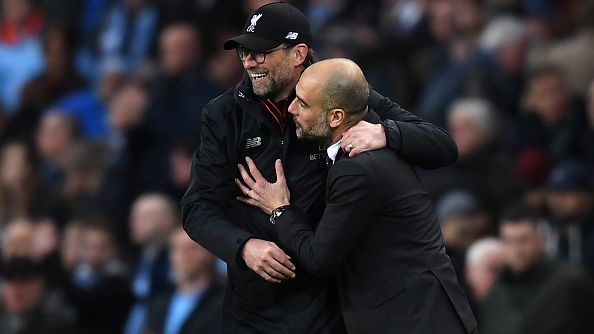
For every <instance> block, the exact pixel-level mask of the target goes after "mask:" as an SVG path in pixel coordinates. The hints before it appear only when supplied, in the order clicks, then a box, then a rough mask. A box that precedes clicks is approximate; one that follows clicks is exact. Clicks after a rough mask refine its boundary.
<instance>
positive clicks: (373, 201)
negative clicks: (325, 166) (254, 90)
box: [276, 149, 476, 334]
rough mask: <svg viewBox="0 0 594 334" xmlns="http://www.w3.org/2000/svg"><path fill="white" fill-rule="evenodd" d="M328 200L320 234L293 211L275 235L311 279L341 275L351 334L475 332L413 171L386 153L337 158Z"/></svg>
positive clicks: (341, 292) (282, 219) (344, 310)
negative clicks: (312, 277) (313, 276)
mask: <svg viewBox="0 0 594 334" xmlns="http://www.w3.org/2000/svg"><path fill="white" fill-rule="evenodd" d="M340 152H342V151H340ZM326 201H327V205H326V210H325V211H324V216H323V217H322V220H321V221H320V223H319V225H318V227H317V229H316V230H315V231H313V230H312V228H311V227H310V226H309V225H308V224H307V223H306V222H305V221H303V220H301V219H300V218H299V214H298V213H297V212H296V211H293V210H289V211H286V212H285V213H283V215H282V216H281V217H280V218H279V220H278V222H277V224H276V226H277V232H278V234H279V238H280V241H281V244H282V245H283V246H284V247H286V248H288V249H289V250H290V251H291V252H292V253H293V254H295V255H296V256H297V261H298V262H299V263H300V264H301V266H302V267H305V269H306V270H307V271H309V272H310V273H311V274H314V275H317V276H326V275H330V274H332V273H334V272H337V286H338V293H339V296H340V302H341V307H342V313H343V317H344V321H345V323H346V326H347V329H348V332H349V333H374V334H377V333H407V334H414V333H419V334H421V333H422V334H426V333H432V334H436V333H472V332H473V331H475V330H476V321H475V319H474V316H473V314H472V311H471V310H470V306H469V305H468V301H467V299H466V296H465V295H464V293H463V292H462V289H461V288H460V286H459V285H458V282H457V279H456V274H455V272H454V269H453V268H452V264H451V262H450V259H449V257H448V256H447V255H446V254H445V248H444V245H443V241H442V235H441V230H440V227H439V224H438V223H437V219H436V216H435V213H434V211H433V208H432V205H431V202H430V200H429V197H428V195H427V193H426V192H425V191H424V190H423V189H422V188H421V186H420V183H419V180H418V178H417V175H416V173H415V171H414V169H413V168H412V167H411V166H410V165H408V164H407V163H406V162H405V161H403V160H402V159H400V158H398V156H397V155H396V154H394V152H393V151H391V150H389V149H382V150H378V151H373V152H365V153H362V154H360V155H358V156H356V157H354V158H348V157H339V158H338V159H337V162H336V163H335V164H334V165H333V166H332V167H331V168H330V170H329V173H328V180H327V184H326ZM297 275H299V273H297Z"/></svg>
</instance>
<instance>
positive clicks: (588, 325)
mask: <svg viewBox="0 0 594 334" xmlns="http://www.w3.org/2000/svg"><path fill="white" fill-rule="evenodd" d="M537 220H538V218H537V217H536V216H534V215H533V214H531V213H530V211H529V210H528V209H527V208H526V207H525V206H523V205H518V206H515V207H512V208H511V209H509V211H508V212H507V213H506V214H505V215H504V217H503V219H502V221H501V223H500V229H499V235H500V237H501V241H502V242H503V253H504V258H505V260H504V263H505V267H504V269H503V271H502V273H501V275H500V276H499V278H498V280H497V282H496V283H495V285H493V287H492V288H491V291H490V292H489V293H488V295H487V297H486V298H485V300H484V303H483V305H482V309H481V319H480V320H481V321H480V324H479V330H480V332H481V333H484V334H493V333H501V334H504V333H505V334H516V333H517V334H520V333H542V334H548V333H551V334H552V333H559V332H562V333H576V334H577V333H590V332H592V331H593V330H594V319H593V318H592V314H594V303H592V300H594V286H593V285H592V282H591V281H590V280H589V279H588V278H586V277H585V276H584V275H582V274H580V273H578V272H575V271H572V270H571V269H568V268H567V267H566V266H564V265H563V264H561V263H559V262H556V261H555V260H553V259H551V258H549V257H547V256H546V255H545V254H544V236H543V234H542V233H541V232H540V231H539V229H538V221H537Z"/></svg>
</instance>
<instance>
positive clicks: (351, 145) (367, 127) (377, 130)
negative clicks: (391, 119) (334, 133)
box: [340, 121, 387, 157]
mask: <svg viewBox="0 0 594 334" xmlns="http://www.w3.org/2000/svg"><path fill="white" fill-rule="evenodd" d="M386 144H387V143H386V135H385V133H384V127H383V126H382V125H381V124H371V123H369V122H366V121H360V122H359V123H357V124H356V125H354V126H352V127H351V128H350V129H348V130H347V131H345V132H344V133H343V134H342V138H341V140H340V146H341V147H342V149H343V151H345V152H346V153H348V154H349V157H354V156H355V155H357V154H359V153H362V152H365V151H373V150H377V149H380V148H383V147H386Z"/></svg>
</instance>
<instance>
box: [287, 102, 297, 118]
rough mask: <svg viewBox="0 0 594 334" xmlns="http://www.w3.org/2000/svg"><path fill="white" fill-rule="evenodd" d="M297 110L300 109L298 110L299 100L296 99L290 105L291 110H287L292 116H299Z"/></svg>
mask: <svg viewBox="0 0 594 334" xmlns="http://www.w3.org/2000/svg"><path fill="white" fill-rule="evenodd" d="M297 109H298V108H297V98H294V99H293V101H292V102H291V104H289V108H287V110H288V111H289V112H290V113H291V114H293V115H295V116H297Z"/></svg>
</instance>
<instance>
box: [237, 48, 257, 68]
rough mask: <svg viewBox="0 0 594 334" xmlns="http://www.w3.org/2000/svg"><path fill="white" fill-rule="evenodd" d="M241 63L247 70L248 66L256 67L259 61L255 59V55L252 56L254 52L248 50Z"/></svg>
mask: <svg viewBox="0 0 594 334" xmlns="http://www.w3.org/2000/svg"><path fill="white" fill-rule="evenodd" d="M241 64H242V65H243V68H244V69H246V70H247V69H248V68H253V67H256V66H257V65H258V63H257V62H256V60H255V59H254V57H252V53H251V52H248V53H246V54H245V57H244V58H243V60H242V61H241Z"/></svg>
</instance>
